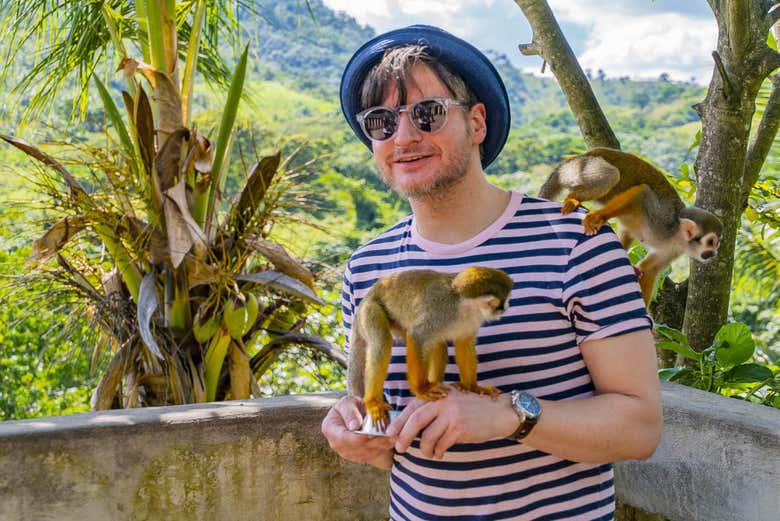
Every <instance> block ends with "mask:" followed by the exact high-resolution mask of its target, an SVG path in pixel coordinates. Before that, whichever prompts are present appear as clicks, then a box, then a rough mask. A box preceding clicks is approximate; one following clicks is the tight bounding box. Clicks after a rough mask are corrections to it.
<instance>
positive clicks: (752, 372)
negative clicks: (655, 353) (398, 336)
mask: <svg viewBox="0 0 780 521" xmlns="http://www.w3.org/2000/svg"><path fill="white" fill-rule="evenodd" d="M655 331H656V333H658V334H659V335H660V336H661V337H663V338H664V339H665V340H661V341H659V342H657V344H656V345H657V347H659V348H661V349H667V350H670V351H674V352H675V353H677V354H678V355H680V356H682V357H683V358H685V359H687V360H690V361H692V362H693V364H692V365H682V366H679V367H673V368H669V369H661V370H660V371H659V376H660V377H661V379H663V380H667V381H670V382H677V383H681V384H683V385H688V386H691V387H695V388H697V389H702V390H705V391H709V392H715V393H720V394H722V395H723V396H730V397H732V398H739V399H742V400H747V401H750V402H754V403H760V404H763V405H768V406H771V407H776V408H778V409H780V367H779V366H778V365H777V364H766V363H760V362H757V361H751V360H755V359H754V355H755V347H756V346H755V342H754V340H753V335H752V334H751V332H750V329H749V328H748V326H746V325H745V324H743V323H741V322H732V323H729V324H726V325H724V326H723V327H721V328H720V330H719V331H718V333H717V335H715V340H714V341H713V343H712V345H711V346H709V347H708V348H706V349H705V350H704V351H702V352H701V353H699V352H696V351H694V350H693V348H691V346H690V344H689V343H688V339H687V338H686V337H685V335H683V334H682V333H681V332H679V331H677V330H676V329H672V328H670V327H666V326H663V325H657V326H656V328H655Z"/></svg>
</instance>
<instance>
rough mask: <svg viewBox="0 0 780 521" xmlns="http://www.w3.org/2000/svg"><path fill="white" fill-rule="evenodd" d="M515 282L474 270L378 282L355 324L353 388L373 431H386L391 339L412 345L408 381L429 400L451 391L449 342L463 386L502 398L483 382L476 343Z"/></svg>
mask: <svg viewBox="0 0 780 521" xmlns="http://www.w3.org/2000/svg"><path fill="white" fill-rule="evenodd" d="M512 286H513V283H512V279H511V278H510V277H509V275H507V274H506V273H504V272H503V271H500V270H496V269H492V268H484V267H475V266H473V267H469V268H466V269H465V270H463V271H462V272H460V273H458V274H457V275H455V274H445V273H439V272H436V271H433V270H422V269H421V270H408V271H403V272H399V273H394V274H391V275H387V276H385V277H382V278H380V279H379V280H377V282H376V283H375V284H374V286H373V287H372V288H371V289H370V290H369V292H368V293H367V294H366V296H365V298H363V300H362V301H361V302H360V305H359V306H358V309H357V311H356V313H355V318H354V321H353V323H352V333H351V336H350V352H349V365H348V376H347V385H348V389H349V393H350V394H351V395H353V396H358V397H361V396H362V398H363V402H364V404H365V407H366V413H367V414H368V415H370V417H371V419H372V423H373V426H374V428H375V429H377V430H379V431H384V430H385V428H386V427H387V425H388V423H389V415H388V411H389V410H390V406H389V405H388V404H387V403H386V402H385V400H384V395H383V393H382V389H383V386H384V381H385V378H386V377H387V369H388V366H389V364H390V354H391V351H392V345H393V337H395V338H399V339H404V340H406V365H407V379H408V381H409V387H410V389H411V391H412V393H413V394H414V395H415V396H417V397H418V398H421V399H424V400H437V399H439V398H443V397H444V396H446V394H447V388H446V387H445V386H444V385H442V382H443V380H444V369H445V367H446V365H447V360H448V355H447V341H448V340H450V341H452V342H453V343H454V344H455V362H456V364H457V366H458V372H459V373H460V383H459V384H458V387H459V388H461V389H463V390H465V391H471V392H476V393H480V394H490V395H493V396H495V395H497V394H498V391H497V390H496V389H495V388H493V387H480V386H479V385H477V352H476V349H475V348H474V343H475V340H476V336H477V331H478V330H479V328H480V326H482V324H483V323H484V322H488V321H491V320H496V319H498V318H499V317H500V316H501V314H502V313H503V312H504V311H505V310H506V309H507V306H508V304H509V294H510V293H511V291H512Z"/></svg>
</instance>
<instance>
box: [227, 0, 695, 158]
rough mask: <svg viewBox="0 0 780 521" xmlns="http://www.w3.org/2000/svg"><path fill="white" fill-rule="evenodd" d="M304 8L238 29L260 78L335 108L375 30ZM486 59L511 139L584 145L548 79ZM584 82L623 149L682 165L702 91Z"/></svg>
mask: <svg viewBox="0 0 780 521" xmlns="http://www.w3.org/2000/svg"><path fill="white" fill-rule="evenodd" d="M309 6H310V7H311V11H310V10H309V7H308V6H307V4H306V2H305V1H304V0H279V1H277V2H275V3H274V4H273V6H272V7H265V8H263V9H262V10H261V11H260V15H259V16H251V17H246V18H245V19H243V20H242V27H243V28H244V30H245V31H246V33H247V36H248V37H249V38H250V41H251V42H252V49H253V51H254V52H256V55H257V56H258V59H257V60H255V64H254V66H255V67H256V72H257V73H259V75H260V76H259V77H260V78H262V79H265V80H273V81H279V82H282V83H285V84H288V85H291V86H293V87H295V88H296V89H299V90H301V91H306V92H308V93H310V94H312V95H315V96H320V97H323V98H325V99H327V100H328V101H334V102H336V103H338V102H337V94H338V84H339V81H340V79H341V73H342V71H343V69H344V66H345V65H346V63H347V61H348V60H349V58H350V57H351V56H352V53H353V52H354V50H355V49H357V48H358V47H359V46H360V45H362V44H363V43H365V42H366V41H367V40H368V39H370V38H371V37H373V36H374V35H375V31H374V30H373V29H371V28H370V27H366V26H362V25H360V24H358V23H357V21H355V19H354V18H352V17H350V16H348V15H346V14H344V13H336V12H334V11H333V10H331V9H330V8H328V7H326V6H325V5H324V4H323V3H322V0H310V1H309ZM312 15H313V16H312ZM486 53H487V54H488V55H489V56H490V58H491V60H492V61H493V63H494V64H495V65H496V67H497V69H498V70H499V72H500V74H501V76H502V78H503V79H504V82H505V84H506V87H507V91H508V94H509V98H510V104H511V107H512V129H513V130H514V131H515V134H516V135H522V136H525V137H528V138H531V139H536V138H538V139H540V140H541V142H542V143H544V142H546V140H547V138H549V137H551V136H557V137H559V138H560V137H562V136H566V138H567V139H566V143H575V144H576V143H577V142H579V143H580V146H584V144H582V143H581V139H580V134H579V129H578V128H577V126H576V122H575V120H574V118H573V117H572V115H571V112H570V110H569V108H568V105H567V104H566V99H565V97H564V96H563V94H562V92H561V90H560V88H559V87H558V85H557V83H556V82H555V81H554V80H553V79H550V78H541V77H537V76H534V75H531V74H527V73H523V72H521V71H520V70H518V69H517V68H515V67H514V66H513V65H512V64H511V63H510V61H509V59H508V57H506V56H504V55H502V54H499V53H496V52H492V51H490V50H486ZM591 84H592V86H593V89H594V92H595V94H596V96H597V98H598V99H599V101H600V103H601V104H602V108H603V109H604V111H605V113H606V114H607V117H608V118H609V120H610V123H611V124H612V126H613V129H614V130H615V132H616V134H617V135H618V138H619V139H620V141H621V144H622V146H623V148H624V149H628V150H637V151H640V152H642V153H643V154H645V155H647V156H648V157H650V158H652V159H653V160H655V161H656V162H657V163H659V164H660V165H662V166H664V167H665V168H667V169H669V170H676V169H677V168H678V167H679V165H680V163H681V162H682V161H683V160H685V159H686V154H687V150H688V147H689V146H690V144H691V142H692V140H693V138H694V135H695V129H691V128H690V125H689V124H691V123H693V124H694V126H695V125H696V124H697V122H698V117H697V115H696V114H695V112H694V111H693V109H691V105H692V104H693V103H695V102H697V101H700V100H701V99H703V97H704V89H702V88H701V87H699V86H697V85H694V84H688V83H680V82H671V81H669V80H668V79H667V78H665V77H662V78H659V79H658V80H656V81H631V80H629V79H628V78H606V77H604V76H603V75H602V74H599V75H596V76H595V77H594V78H591ZM505 167H511V166H510V165H505Z"/></svg>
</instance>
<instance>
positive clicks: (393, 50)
mask: <svg viewBox="0 0 780 521" xmlns="http://www.w3.org/2000/svg"><path fill="white" fill-rule="evenodd" d="M341 102H342V109H343V111H344V114H345V116H346V118H347V121H348V122H349V123H350V125H351V126H352V128H353V129H354V130H355V132H356V133H357V135H358V137H360V138H361V139H362V140H363V142H364V143H366V145H368V146H369V147H370V148H371V150H372V151H373V154H374V159H375V162H376V165H377V168H378V169H379V171H380V172H381V174H382V177H383V178H384V180H385V182H386V183H387V184H388V186H389V187H391V188H392V189H393V190H395V191H397V192H398V193H400V194H402V195H404V196H406V197H407V198H408V199H409V202H410V204H411V207H412V211H413V213H412V215H411V216H409V217H407V218H406V219H404V220H402V221H401V222H399V223H397V224H396V225H395V226H393V227H391V228H390V229H389V230H387V231H386V232H384V233H383V234H381V235H380V236H379V237H377V238H376V239H374V240H373V241H371V242H369V243H368V244H366V245H365V246H363V247H362V248H360V249H359V250H358V251H357V252H356V253H355V254H354V255H353V256H352V258H351V259H350V261H349V263H348V266H347V270H346V274H345V283H344V295H343V301H344V303H343V313H344V322H345V325H346V327H347V328H349V326H350V324H351V322H352V318H353V316H354V312H355V309H356V307H357V305H358V304H359V302H360V300H361V298H362V297H363V296H364V295H365V294H366V292H367V291H368V289H369V288H370V287H371V285H372V284H373V283H374V282H375V281H376V279H377V278H378V277H380V276H382V275H384V274H387V273H390V272H393V271H398V270H405V269H412V268H433V269H437V270H439V271H444V272H458V271H460V270H462V269H463V268H465V267H467V266H470V265H482V266H489V267H493V268H499V269H502V270H504V271H505V272H506V273H508V274H509V275H510V276H511V277H512V278H513V281H514V289H513V292H512V294H511V298H510V306H509V309H508V310H507V311H506V312H505V313H504V315H503V316H502V318H501V319H500V320H499V321H497V322H493V323H488V324H486V325H485V326H483V327H482V328H481V329H480V333H479V337H478V340H477V351H478V354H479V366H478V380H479V382H480V384H481V385H493V386H495V387H497V388H498V389H500V390H501V391H502V394H501V395H500V396H499V397H498V398H497V399H491V398H490V397H489V396H482V395H477V394H474V393H465V392H461V391H457V390H455V389H454V388H453V389H452V390H451V391H450V392H449V393H448V395H447V396H446V397H445V398H443V399H440V400H437V401H431V402H422V401H420V400H417V399H415V398H413V397H412V396H411V393H410V392H409V388H408V384H407V382H406V378H405V358H404V357H405V349H404V346H403V345H402V344H399V343H397V345H394V346H393V355H392V359H391V362H390V368H389V371H388V378H387V380H386V382H385V394H386V397H387V399H388V402H389V403H390V405H391V406H392V407H393V408H395V409H397V410H401V411H402V412H401V413H400V415H399V416H398V417H397V418H396V419H395V420H393V422H392V423H391V424H390V426H389V427H388V430H387V434H388V435H389V436H388V437H379V436H376V437H369V436H365V435H360V434H355V433H354V432H352V431H354V430H355V429H357V428H358V427H359V426H360V424H361V422H362V419H363V418H362V414H363V412H364V409H363V408H362V404H361V403H360V400H358V399H357V398H354V397H344V398H342V399H341V400H340V401H339V402H338V403H337V404H336V405H335V406H334V407H333V408H332V409H331V410H330V411H329V413H328V415H327V416H326V418H325V419H324V421H323V424H322V432H323V434H324V435H325V437H326V438H327V439H328V442H329V443H330V445H331V447H332V448H333V449H334V450H335V451H336V452H338V454H340V455H341V456H342V457H344V458H346V459H348V460H350V461H354V462H358V463H369V464H372V465H375V466H377V467H381V468H392V471H391V506H390V515H391V518H392V519H393V520H402V519H450V518H451V519H459V520H461V519H480V520H491V519H520V520H539V519H577V520H580V519H582V520H586V519H587V520H594V519H612V518H613V516H614V487H613V481H612V477H613V474H612V467H611V465H610V464H609V463H610V462H613V461H618V460H623V459H638V458H646V457H648V456H650V455H651V454H652V452H653V451H654V450H655V447H656V445H657V443H658V440H659V438H660V432H661V425H662V419H661V411H660V398H659V383H658V378H657V376H656V359H655V349H654V346H653V342H652V338H651V335H650V328H651V327H652V322H651V320H650V319H649V317H648V316H647V312H646V310H645V308H644V306H643V303H642V298H641V295H640V292H639V287H638V285H637V283H636V278H635V275H634V271H633V269H632V267H631V265H630V264H629V262H628V260H627V258H626V255H625V252H624V251H623V250H622V248H621V246H620V244H619V242H618V241H617V238H616V237H615V235H614V234H613V233H612V231H611V230H610V229H609V228H608V227H606V226H605V227H604V228H603V229H602V230H601V231H600V232H599V233H598V234H597V235H595V236H587V235H585V234H584V233H583V228H582V223H581V219H582V216H583V215H584V213H583V212H581V211H580V212H575V213H573V214H570V215H567V216H562V215H561V213H560V204H558V203H554V202H550V201H546V200H542V199H537V198H533V197H529V196H526V195H523V194H519V193H513V192H508V191H504V190H501V189H499V188H497V187H495V186H493V185H491V184H490V183H489V182H488V181H487V179H486V177H485V174H484V173H483V168H484V167H486V166H487V165H488V164H490V162H491V161H493V159H495V157H496V156H497V155H498V153H499V151H500V150H501V148H502V146H503V144H504V142H505V140H506V136H507V133H508V129H509V103H508V99H507V96H506V92H505V89H504V85H503V83H502V81H501V78H500V77H499V75H498V73H497V72H496V70H495V68H494V67H493V66H492V65H491V64H490V62H489V60H488V59H487V58H486V57H485V56H484V55H483V54H482V53H480V52H479V51H478V50H477V49H475V48H474V47H473V46H471V45H470V44H468V43H466V42H464V41H462V40H460V39H458V38H456V37H454V36H453V35H451V34H449V33H446V32H444V31H442V30H440V29H437V28H434V27H429V26H412V27H407V28H404V29H399V30H396V31H391V32H389V33H386V34H383V35H380V36H377V37H376V38H374V39H373V40H371V41H370V42H368V43H366V44H365V45H364V46H363V47H361V48H360V49H359V50H358V51H357V52H356V53H355V55H354V56H353V58H352V60H351V61H350V62H349V64H348V65H347V67H346V70H345V72H344V76H343V78H342V83H341ZM347 336H348V335H347ZM452 360H453V357H452V351H450V365H449V366H448V370H447V372H446V375H445V381H448V382H455V381H457V378H458V373H457V369H456V367H455V365H454V364H453V363H452Z"/></svg>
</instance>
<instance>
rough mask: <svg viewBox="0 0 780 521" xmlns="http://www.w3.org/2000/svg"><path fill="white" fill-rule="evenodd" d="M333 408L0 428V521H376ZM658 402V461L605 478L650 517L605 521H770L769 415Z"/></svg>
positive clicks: (311, 398)
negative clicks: (339, 451) (332, 420)
mask: <svg viewBox="0 0 780 521" xmlns="http://www.w3.org/2000/svg"><path fill="white" fill-rule="evenodd" d="M337 397H338V395H337V394H335V393H334V394H319V395H301V396H287V397H279V398H272V399H265V400H249V401H235V402H226V403H219V404H208V405H192V406H182V407H164V408H152V409H135V410H124V411H111V412H105V413H93V414H79V415H73V416H65V417H58V418H49V419H44V420H25V421H20V422H5V423H0V521H6V520H8V521H11V520H13V521H28V520H29V521H33V520H35V521H40V520H55V519H56V520H58V521H59V520H76V521H92V520H101V521H103V520H106V519H110V520H125V519H126V520H133V521H136V520H158V519H160V520H163V519H164V520H174V521H176V520H179V519H181V520H184V519H186V520H211V519H214V520H217V519H226V520H227V519H230V520H231V521H233V520H244V519H246V520H250V519H251V520H253V521H256V520H269V521H276V520H279V521H288V520H298V519H300V520H307V521H308V520H314V521H319V520H322V521H331V520H344V521H347V520H348V521H356V520H378V519H385V518H386V512H387V489H388V477H387V473H385V472H382V471H378V470H374V469H371V468H368V467H365V466H359V465H353V464H351V463H345V462H343V461H341V460H339V458H337V457H336V456H335V455H334V454H333V453H332V452H331V451H330V449H329V448H328V447H327V444H326V443H325V441H324V440H323V439H322V437H321V435H320V432H319V424H320V421H321V419H322V417H323V416H324V414H325V411H326V410H327V408H328V407H329V406H330V404H331V403H333V401H334V400H335V399H336V398H337ZM663 398H664V410H665V418H666V430H665V432H664V436H663V439H662V441H661V445H660V447H659V450H658V451H657V452H656V454H655V455H654V456H653V457H652V458H651V459H649V460H648V461H645V462H625V463H621V464H619V465H618V466H617V467H616V482H617V488H618V497H619V499H620V500H621V503H622V505H621V509H620V512H629V511H630V509H625V508H624V505H634V506H637V507H640V508H642V509H643V510H645V511H647V512H650V513H657V515H655V514H654V515H650V516H646V517H634V516H638V515H639V514H637V513H635V512H632V513H630V514H629V513H624V514H620V516H619V517H618V519H623V520H625V521H628V520H629V519H631V520H634V519H637V520H638V519H653V520H656V519H662V517H664V516H665V517H668V518H669V519H671V520H673V521H696V520H701V521H721V520H724V521H725V520H735V521H736V520H739V521H770V520H772V521H775V520H776V519H778V517H777V515H778V512H780V494H778V491H779V490H780V476H779V475H778V472H779V469H780V412H779V411H777V410H773V409H769V408H766V407H760V406H755V405H750V404H746V403H742V402H739V401H737V400H730V399H725V398H721V397H718V396H713V395H709V394H707V393H702V392H699V391H695V390H691V389H687V388H684V387H680V386H677V385H673V384H664V386H663ZM629 515H630V516H631V517H629Z"/></svg>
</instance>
